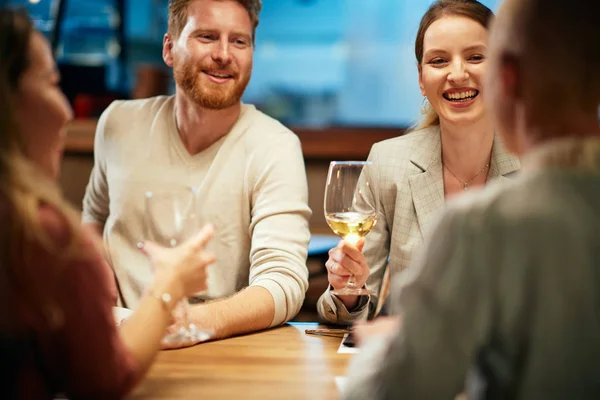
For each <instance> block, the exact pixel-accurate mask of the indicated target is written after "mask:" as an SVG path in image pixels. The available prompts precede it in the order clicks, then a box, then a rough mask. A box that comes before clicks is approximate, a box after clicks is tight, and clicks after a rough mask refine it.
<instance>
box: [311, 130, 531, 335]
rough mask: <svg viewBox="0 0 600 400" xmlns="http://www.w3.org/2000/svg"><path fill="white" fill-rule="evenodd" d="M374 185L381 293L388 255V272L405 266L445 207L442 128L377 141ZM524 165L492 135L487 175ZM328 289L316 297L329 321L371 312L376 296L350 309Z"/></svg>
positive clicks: (375, 280) (371, 245)
mask: <svg viewBox="0 0 600 400" xmlns="http://www.w3.org/2000/svg"><path fill="white" fill-rule="evenodd" d="M368 159H369V161H371V162H372V163H373V165H372V169H371V173H372V176H371V177H370V178H371V184H372V185H373V188H374V190H376V191H377V193H378V195H379V210H378V212H379V215H378V220H377V224H376V225H375V228H374V229H373V230H372V231H371V233H369V235H367V236H366V243H365V247H364V249H363V253H364V254H365V257H366V259H367V262H368V264H369V266H370V268H371V274H370V276H369V279H368V281H367V287H368V288H369V289H373V290H375V291H376V292H377V293H379V291H380V288H381V282H382V279H383V276H384V274H385V271H386V268H387V265H388V257H389V266H390V275H391V276H394V275H395V274H396V273H397V272H399V271H401V270H403V269H404V268H406V267H407V266H408V264H409V263H410V261H411V258H412V255H413V252H414V250H415V249H416V248H418V247H419V246H420V245H421V243H422V242H423V235H424V234H426V233H427V231H428V228H429V227H430V226H431V224H432V222H434V221H435V220H436V217H438V216H439V214H440V211H441V210H442V209H443V208H444V183H443V171H442V142H441V136H440V128H439V126H435V127H430V128H425V129H421V130H418V131H415V132H411V133H408V134H406V135H403V136H400V137H397V138H393V139H388V140H384V141H382V142H379V143H376V144H375V145H373V147H372V149H371V152H370V154H369V158H368ZM520 167H521V164H520V162H519V159H518V158H517V157H515V156H513V155H511V154H508V153H507V152H506V150H505V149H504V146H503V145H502V143H501V142H500V140H499V138H498V137H496V138H495V139H494V145H493V148H492V157H491V165H490V172H489V178H490V180H496V179H497V180H504V179H508V178H507V177H508V176H510V175H511V174H513V173H514V172H516V171H518V170H519V168H520ZM330 289H331V288H329V289H328V290H327V291H326V292H325V293H323V295H322V296H321V298H320V299H319V301H318V304H317V310H318V312H319V316H320V317H321V318H322V319H324V320H325V321H327V322H330V323H339V324H348V323H352V322H353V321H355V320H357V319H365V318H367V317H371V316H373V314H374V313H375V310H376V309H377V302H378V295H371V296H368V297H364V298H363V299H362V301H361V303H360V304H359V306H358V307H357V308H356V309H355V310H353V311H352V312H349V311H348V310H347V309H346V307H345V306H344V304H343V303H342V302H341V301H340V300H339V299H338V298H337V297H335V296H333V295H331V293H330Z"/></svg>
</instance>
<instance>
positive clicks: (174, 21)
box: [168, 0, 262, 43]
mask: <svg viewBox="0 0 600 400" xmlns="http://www.w3.org/2000/svg"><path fill="white" fill-rule="evenodd" d="M193 1H195V0H171V1H170V2H169V28H168V32H169V33H170V34H171V35H172V36H173V37H179V35H180V34H181V31H182V30H183V27H184V26H185V23H186V21H187V17H188V8H189V5H190V4H191V3H192V2H193ZM217 1H225V0H217ZM231 1H235V2H237V3H239V4H241V5H242V6H243V7H244V8H245V9H246V11H247V12H248V15H249V16H250V22H251V23H252V42H253V43H254V38H255V36H256V27H257V26H258V23H259V22H260V20H259V14H260V10H261V9H262V1H261V0H231Z"/></svg>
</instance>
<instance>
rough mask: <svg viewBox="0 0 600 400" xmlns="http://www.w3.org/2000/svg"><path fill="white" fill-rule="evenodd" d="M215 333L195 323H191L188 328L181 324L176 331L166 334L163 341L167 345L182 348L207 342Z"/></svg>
mask: <svg viewBox="0 0 600 400" xmlns="http://www.w3.org/2000/svg"><path fill="white" fill-rule="evenodd" d="M213 335H214V332H211V331H208V330H205V329H200V328H198V327H197V326H196V325H194V324H189V325H188V326H187V329H186V327H185V326H181V327H179V329H177V330H176V331H174V332H170V333H168V334H167V335H165V337H164V338H163V340H162V343H163V345H164V346H166V347H174V348H181V347H187V346H193V345H195V344H198V343H200V342H205V341H207V340H209V339H210V338H212V337H213Z"/></svg>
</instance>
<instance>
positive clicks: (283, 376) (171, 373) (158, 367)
mask: <svg viewBox="0 0 600 400" xmlns="http://www.w3.org/2000/svg"><path fill="white" fill-rule="evenodd" d="M317 327H318V325H317V324H316V323H293V324H287V325H284V326H282V327H279V328H275V329H271V330H268V331H264V332H259V333H254V334H250V335H246V336H241V337H236V338H231V339H226V340H221V341H216V342H209V343H202V344H199V345H197V346H194V347H191V348H187V349H181V350H171V351H162V352H161V353H160V354H159V355H158V359H157V360H156V362H155V364H154V366H153V367H152V369H151V370H150V372H149V374H148V377H147V378H146V380H145V381H144V382H142V383H141V385H140V386H139V387H138V388H137V389H136V390H135V391H134V394H133V396H132V398H134V399H315V400H319V399H337V398H338V397H339V392H338V389H337V386H336V383H335V379H334V377H336V376H343V375H345V373H346V368H347V364H348V361H349V360H350V356H349V355H346V354H338V353H337V349H338V346H339V344H340V338H335V337H325V336H315V335H306V334H305V333H304V330H305V329H315V328H317Z"/></svg>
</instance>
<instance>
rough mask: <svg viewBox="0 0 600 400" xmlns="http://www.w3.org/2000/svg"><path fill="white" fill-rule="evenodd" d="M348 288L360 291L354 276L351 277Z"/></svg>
mask: <svg viewBox="0 0 600 400" xmlns="http://www.w3.org/2000/svg"><path fill="white" fill-rule="evenodd" d="M346 287H347V288H348V289H359V287H358V285H357V283H356V277H355V276H354V275H350V277H349V278H348V284H346Z"/></svg>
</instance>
